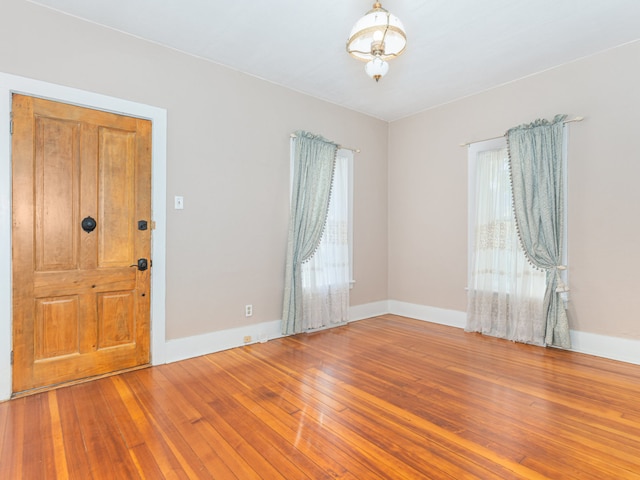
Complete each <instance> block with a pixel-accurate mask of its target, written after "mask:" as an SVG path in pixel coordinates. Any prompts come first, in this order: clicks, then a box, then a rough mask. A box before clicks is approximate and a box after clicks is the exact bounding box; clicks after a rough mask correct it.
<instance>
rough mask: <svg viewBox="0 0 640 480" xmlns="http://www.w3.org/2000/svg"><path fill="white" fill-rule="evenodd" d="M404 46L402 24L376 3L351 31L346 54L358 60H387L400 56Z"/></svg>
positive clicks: (405, 40) (405, 42) (404, 38)
mask: <svg viewBox="0 0 640 480" xmlns="http://www.w3.org/2000/svg"><path fill="white" fill-rule="evenodd" d="M406 45H407V36H406V34H405V31H404V26H403V25H402V22H401V21H400V20H399V19H398V17H396V16H395V15H393V14H391V13H389V12H388V11H387V10H385V9H384V8H382V6H381V5H380V3H378V2H376V3H375V4H374V5H373V9H371V10H370V11H369V12H367V14H366V15H365V16H364V17H362V18H361V19H360V20H358V21H357V22H356V24H355V25H354V26H353V28H352V29H351V34H350V35H349V40H348V41H347V52H349V54H350V55H352V56H353V57H355V58H357V59H358V60H364V61H367V60H372V59H373V58H374V57H376V56H377V57H380V58H382V60H388V59H390V58H393V57H397V56H398V55H400V54H401V53H402V52H403V51H404V49H405V47H406Z"/></svg>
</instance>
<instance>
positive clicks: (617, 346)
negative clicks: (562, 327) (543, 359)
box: [570, 330, 640, 365]
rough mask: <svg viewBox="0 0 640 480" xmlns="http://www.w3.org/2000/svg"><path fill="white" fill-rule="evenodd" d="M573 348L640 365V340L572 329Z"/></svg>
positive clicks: (575, 350)
mask: <svg viewBox="0 0 640 480" xmlns="http://www.w3.org/2000/svg"><path fill="white" fill-rule="evenodd" d="M570 335H571V350H573V351H574V352H580V353H586V354H588V355H595V356H596V357H604V358H609V359H611V360H619V361H621V362H626V363H633V364H636V365H640V340H633V339H630V338H619V337H608V336H606V335H598V334H596V333H588V332H578V331H576V330H571V332H570Z"/></svg>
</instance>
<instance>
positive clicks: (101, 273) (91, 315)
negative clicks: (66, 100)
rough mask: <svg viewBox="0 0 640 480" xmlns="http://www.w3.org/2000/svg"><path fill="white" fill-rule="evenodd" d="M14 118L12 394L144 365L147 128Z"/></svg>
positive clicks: (44, 112) (98, 118)
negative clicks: (139, 264)
mask: <svg viewBox="0 0 640 480" xmlns="http://www.w3.org/2000/svg"><path fill="white" fill-rule="evenodd" d="M12 112H13V113H12V114H13V137H12V165H13V166H12V168H13V173H12V175H13V177H12V178H13V193H12V198H13V201H12V208H13V210H12V215H13V233H12V245H13V254H12V255H13V256H12V258H13V267H12V271H13V392H14V393H17V392H23V391H26V390H30V389H34V388H38V387H43V386H50V385H55V384H59V383H63V382H69V381H73V380H77V379H81V378H86V377H90V376H94V375H100V374H104V373H109V372H114V371H117V370H122V369H126V368H131V367H135V366H139V365H144V364H147V363H149V343H150V332H149V331H150V318H149V317H150V315H149V312H150V302H149V298H150V271H149V268H147V269H146V270H144V269H140V268H138V261H139V259H146V261H147V265H148V267H150V266H151V259H150V253H151V122H149V121H147V120H141V119H137V118H132V117H125V116H121V115H116V114H113V113H107V112H102V111H97V110H91V109H88V108H82V107H77V106H72V105H67V104H62V103H57V102H52V101H48V100H43V99H38V98H33V97H28V96H23V95H17V94H14V95H13V109H12ZM92 220H93V222H92ZM144 222H146V225H145V223H144ZM92 223H95V228H94V229H93V230H92V229H91V227H92Z"/></svg>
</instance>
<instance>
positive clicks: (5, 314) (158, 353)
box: [0, 72, 167, 401]
mask: <svg viewBox="0 0 640 480" xmlns="http://www.w3.org/2000/svg"><path fill="white" fill-rule="evenodd" d="M13 93H20V94H24V95H30V96H33V97H42V98H46V99H49V100H54V101H58V102H64V103H70V104H73V105H79V106H83V107H89V108H93V109H97V110H105V111H108V112H114V113H118V114H123V115H129V116H133V117H139V118H144V119H148V120H151V123H152V139H151V142H152V147H151V148H152V159H151V209H152V212H153V213H152V216H153V221H154V222H155V227H156V228H155V230H154V231H153V235H152V243H151V258H152V259H153V269H152V273H151V363H152V364H153V365H160V364H163V363H166V335H165V332H166V325H165V322H166V317H165V293H166V223H167V222H166V220H167V205H166V198H167V195H166V192H167V111H166V110H165V109H163V108H159V107H154V106H151V105H145V104H142V103H137V102H132V101H129V100H123V99H120V98H116V97H110V96H107V95H102V94H97V93H92V92H88V91H85V90H79V89H75V88H70V87H65V86H62V85H55V84H51V83H47V82H43V81H40V80H34V79H30V78H26V77H20V76H16V75H10V74H5V73H2V72H0V401H2V400H8V399H9V398H11V393H12V367H11V347H12V343H13V342H12V323H13V321H12V286H11V279H12V271H11V257H12V255H11V228H12V219H11V134H10V131H9V119H10V113H11V96H12V94H13Z"/></svg>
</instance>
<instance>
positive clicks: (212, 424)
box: [0, 315, 640, 480]
mask: <svg viewBox="0 0 640 480" xmlns="http://www.w3.org/2000/svg"><path fill="white" fill-rule="evenodd" d="M0 478H2V479H37V480H39V479H54V478H60V479H62V478H73V479H82V480H86V479H109V480H113V479H137V478H148V479H162V478H172V479H173V478H189V479H200V478H209V479H211V478H213V479H241V480H245V479H253V478H263V479H280V478H283V479H287V480H291V479H325V478H326V479H329V478H341V479H386V478H388V479H421V478H426V479H456V480H459V479H465V478H478V479H483V480H485V479H540V478H553V479H563V480H564V479H578V478H579V479H594V480H595V479H597V480H603V479H640V366H636V365H630V364H625V363H620V362H614V361H610V360H605V359H600V358H596V357H590V356H586V355H581V354H576V353H571V352H566V351H560V350H556V349H544V348H539V347H533V346H527V345H521V344H516V343H512V342H508V341H504V340H498V339H495V338H491V337H484V336H481V335H477V334H470V333H465V332H463V331H461V330H459V329H456V328H450V327H444V326H440V325H434V324H429V323H425V322H420V321H416V320H410V319H407V318H402V317H396V316H391V315H386V316H382V317H376V318H372V319H368V320H362V321H359V322H354V323H352V324H350V325H348V326H345V327H340V328H336V329H332V330H326V331H323V332H319V333H314V334H309V335H298V336H295V337H288V338H283V339H278V340H272V341H270V342H268V343H264V344H256V345H251V346H247V347H242V348H237V349H233V350H228V351H225V352H220V353H215V354H211V355H207V356H203V357H199V358H194V359H190V360H185V361H182V362H177V363H173V364H169V365H163V366H159V367H152V368H148V369H144V370H138V371H133V372H128V373H124V374H121V375H117V376H113V377H108V378H103V379H100V380H96V381H93V382H88V383H85V384H80V385H74V386H70V387H65V388H61V389H58V390H54V391H50V392H46V393H39V394H36V395H32V396H29V397H24V398H19V399H15V400H11V401H9V402H4V403H1V404H0Z"/></svg>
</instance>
